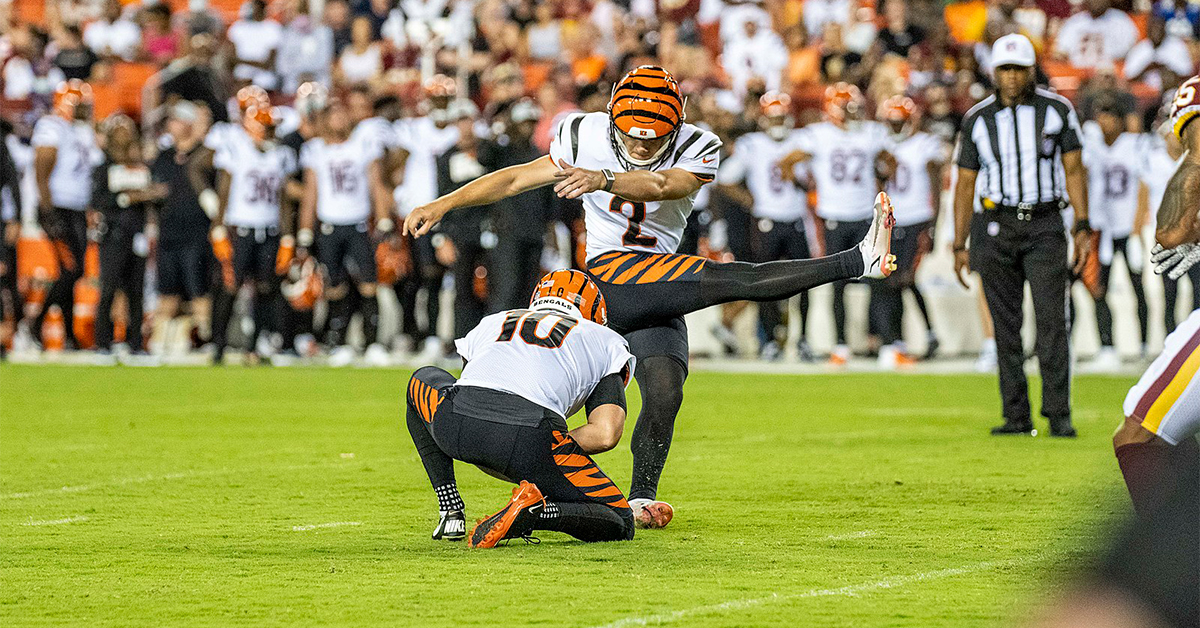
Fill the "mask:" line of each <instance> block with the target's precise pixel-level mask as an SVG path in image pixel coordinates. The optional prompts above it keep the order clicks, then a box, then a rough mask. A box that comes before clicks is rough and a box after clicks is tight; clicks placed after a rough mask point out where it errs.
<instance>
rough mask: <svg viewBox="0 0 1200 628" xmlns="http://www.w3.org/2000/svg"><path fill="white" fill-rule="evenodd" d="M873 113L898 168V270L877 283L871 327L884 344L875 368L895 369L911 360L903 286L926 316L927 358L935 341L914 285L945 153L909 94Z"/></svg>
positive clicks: (892, 188) (894, 191) (928, 239)
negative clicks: (924, 126) (885, 131)
mask: <svg viewBox="0 0 1200 628" xmlns="http://www.w3.org/2000/svg"><path fill="white" fill-rule="evenodd" d="M877 117H878V118H879V119H880V120H882V121H883V123H884V124H886V125H887V126H888V132H889V133H890V134H891V138H892V142H893V145H892V151H891V152H892V156H893V157H895V158H896V172H895V173H894V175H893V176H892V177H891V178H890V179H888V183H887V192H888V195H889V196H891V197H892V204H893V205H894V206H895V207H896V208H897V210H896V228H895V230H893V232H892V249H893V250H894V251H895V252H896V268H897V272H896V273H894V274H892V276H891V277H888V278H887V280H885V281H882V282H880V283H879V286H878V289H877V293H876V295H877V297H878V298H879V304H878V305H879V306H878V307H877V308H875V311H874V313H875V314H876V315H877V316H878V321H877V322H876V324H875V329H876V330H878V331H879V335H880V340H881V342H882V345H881V346H880V349H879V366H881V367H883V368H897V367H901V366H906V365H910V364H912V362H913V361H914V360H913V358H912V357H911V356H910V355H909V354H908V351H907V347H906V345H905V344H904V339H903V336H902V333H901V331H902V326H903V321H904V291H905V290H908V291H910V292H912V295H913V298H914V299H915V300H916V302H917V308H918V309H919V310H920V311H921V316H922V317H923V318H924V319H925V334H926V340H927V343H926V344H927V348H926V351H925V355H926V357H931V356H932V355H933V354H934V353H935V352H936V351H937V345H938V339H937V336H936V335H934V333H933V322H932V321H930V319H929V309H928V308H927V307H926V306H925V297H924V295H922V294H921V291H920V289H919V288H918V287H917V267H918V266H920V264H921V258H922V257H924V256H925V254H926V253H928V252H929V251H930V250H931V249H932V248H933V228H934V225H936V224H937V215H938V208H939V206H940V205H941V195H942V171H943V168H944V166H945V164H946V160H947V158H948V157H949V151H948V150H947V147H946V145H945V143H944V142H942V140H941V138H939V137H938V136H936V135H933V134H931V133H926V132H925V131H921V130H920V113H919V112H918V111H917V105H916V103H914V102H913V101H912V99H911V98H907V97H905V96H893V97H891V98H889V99H887V100H885V101H884V102H883V104H881V105H880V106H879V115H878V116H877Z"/></svg>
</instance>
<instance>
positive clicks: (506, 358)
mask: <svg viewBox="0 0 1200 628" xmlns="http://www.w3.org/2000/svg"><path fill="white" fill-rule="evenodd" d="M454 344H455V347H456V348H457V349H458V354H459V355H461V356H462V357H463V359H464V360H466V362H467V365H466V367H464V368H463V372H462V377H460V378H459V379H458V383H457V385H458V386H477V387H479V388H487V389H489V390H498V391H502V392H507V393H511V394H514V395H517V396H520V397H523V398H525V399H527V400H529V401H532V402H533V403H536V404H538V405H539V406H542V407H543V408H547V409H549V410H552V411H554V412H555V413H556V414H558V415H559V416H562V417H563V418H570V417H571V415H573V414H575V413H576V412H577V411H578V410H579V409H580V408H582V407H583V404H584V401H586V400H587V398H588V396H589V395H591V394H592V391H593V390H594V389H595V388H596V384H598V383H600V380H601V379H603V378H604V377H605V376H607V375H611V374H613V373H621V374H622V376H623V378H624V380H625V384H626V385H628V384H629V378H630V376H631V375H632V374H633V368H634V358H633V355H631V354H630V353H629V345H628V344H627V343H626V342H625V338H623V337H622V336H621V335H620V334H618V333H617V332H615V331H613V330H611V329H609V328H607V327H605V326H604V325H600V324H598V323H593V322H592V321H589V320H576V319H574V318H569V317H567V316H564V315H561V314H557V313H554V312H547V311H531V310H509V311H507V312H498V313H496V314H492V315H490V316H486V317H484V319H483V320H482V321H480V322H479V325H478V326H476V327H475V329H472V330H471V331H470V332H469V333H468V334H467V335H466V337H465V338H459V339H458V340H455V341H454Z"/></svg>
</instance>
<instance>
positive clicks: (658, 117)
mask: <svg viewBox="0 0 1200 628" xmlns="http://www.w3.org/2000/svg"><path fill="white" fill-rule="evenodd" d="M685 103H686V101H685V99H684V98H683V96H682V95H680V93H679V84H678V83H677V82H675V77H673V76H671V73H670V72H667V71H666V70H664V69H662V68H660V67H658V66H656V65H643V66H640V67H637V68H634V69H633V70H632V71H631V72H630V73H629V74H626V75H625V76H624V77H623V78H622V79H621V80H620V81H618V82H617V84H616V85H615V86H614V87H613V93H612V99H610V100H609V101H608V116H609V119H610V120H611V122H612V124H610V125H609V138H610V139H611V140H612V144H613V151H614V152H615V153H616V154H617V158H618V160H620V161H621V164H622V165H623V166H625V167H626V169H630V170H632V169H634V168H638V167H642V168H645V167H653V166H654V165H655V164H657V163H658V162H659V161H661V160H662V159H663V158H664V157H665V156H666V155H668V154H670V151H669V150H668V149H669V147H670V146H671V145H672V144H674V140H675V136H676V135H677V134H678V133H679V127H680V126H681V125H682V124H683V120H684V112H683V108H684V105H685ZM617 133H621V134H623V135H628V136H629V137H632V138H636V139H643V140H653V139H660V138H666V141H665V142H663V145H662V147H661V148H659V151H658V153H656V154H655V155H654V156H652V157H651V158H650V159H645V160H638V159H634V158H633V157H632V156H630V155H629V154H628V152H627V151H626V149H625V143H624V142H623V141H621V138H619V137H617Z"/></svg>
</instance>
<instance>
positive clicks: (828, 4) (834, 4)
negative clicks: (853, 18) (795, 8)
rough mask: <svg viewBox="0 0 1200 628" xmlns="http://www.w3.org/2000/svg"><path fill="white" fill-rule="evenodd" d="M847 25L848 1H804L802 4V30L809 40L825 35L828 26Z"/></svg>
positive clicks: (848, 18)
mask: <svg viewBox="0 0 1200 628" xmlns="http://www.w3.org/2000/svg"><path fill="white" fill-rule="evenodd" d="M849 23H850V2H849V0H806V1H805V3H804V29H805V30H806V31H808V36H809V37H811V38H814V39H815V38H818V37H821V35H822V34H827V33H828V30H827V29H826V27H827V26H828V25H829V24H839V25H842V26H845V25H846V24H849Z"/></svg>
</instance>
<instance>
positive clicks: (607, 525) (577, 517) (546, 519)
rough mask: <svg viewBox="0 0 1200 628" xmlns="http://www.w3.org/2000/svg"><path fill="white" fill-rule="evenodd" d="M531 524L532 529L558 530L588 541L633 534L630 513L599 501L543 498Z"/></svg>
mask: <svg viewBox="0 0 1200 628" xmlns="http://www.w3.org/2000/svg"><path fill="white" fill-rule="evenodd" d="M549 512H553V514H552V515H548V513H549ZM533 526H534V529H535V530H550V531H553V532H562V533H564V534H569V535H571V536H573V537H575V538H577V539H579V540H580V541H587V542H589V543H590V542H596V541H628V540H630V539H632V538H633V513H632V512H631V511H630V510H629V509H627V508H624V509H621V510H620V511H618V510H615V509H613V508H609V507H608V506H605V505H603V504H592V503H576V502H546V507H545V508H544V509H542V512H541V513H540V514H539V516H538V520H537V522H535V523H534V524H533Z"/></svg>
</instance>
